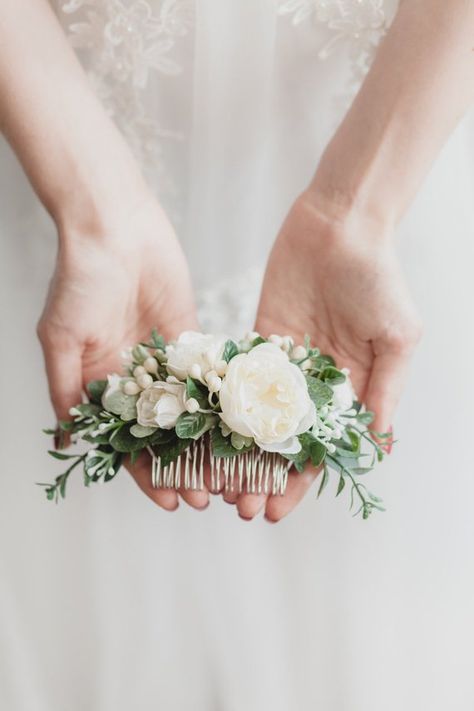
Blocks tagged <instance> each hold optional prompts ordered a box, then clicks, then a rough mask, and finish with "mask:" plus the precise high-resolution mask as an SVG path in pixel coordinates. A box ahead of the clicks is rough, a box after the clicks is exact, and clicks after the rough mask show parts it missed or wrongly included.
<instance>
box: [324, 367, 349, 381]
mask: <svg viewBox="0 0 474 711" xmlns="http://www.w3.org/2000/svg"><path fill="white" fill-rule="evenodd" d="M321 379H322V380H324V381H326V382H329V383H331V385H341V384H342V383H345V382H346V376H345V375H344V373H342V372H341V371H340V370H338V369H337V368H335V367H334V366H332V365H330V366H327V367H326V368H324V369H323V370H322V371H321Z"/></svg>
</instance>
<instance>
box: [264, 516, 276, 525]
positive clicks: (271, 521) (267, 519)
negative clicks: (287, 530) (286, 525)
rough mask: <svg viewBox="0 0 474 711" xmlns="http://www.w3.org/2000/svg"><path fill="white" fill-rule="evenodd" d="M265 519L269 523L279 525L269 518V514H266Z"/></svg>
mask: <svg viewBox="0 0 474 711" xmlns="http://www.w3.org/2000/svg"><path fill="white" fill-rule="evenodd" d="M263 518H264V519H265V521H267V523H278V521H275V519H273V518H269V517H268V516H267V514H264V515H263Z"/></svg>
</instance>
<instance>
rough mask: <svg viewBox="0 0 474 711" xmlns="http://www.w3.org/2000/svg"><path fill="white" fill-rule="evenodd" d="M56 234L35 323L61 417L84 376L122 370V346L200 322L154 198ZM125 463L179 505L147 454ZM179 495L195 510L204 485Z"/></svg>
mask: <svg viewBox="0 0 474 711" xmlns="http://www.w3.org/2000/svg"><path fill="white" fill-rule="evenodd" d="M125 202H126V201H125ZM118 214H120V215H121V217H120V219H118V217H117V216H118ZM59 233H60V234H59V249H58V254H57V262H56V268H55V271H54V274H53V277H52V279H51V284H50V288H49V294H48V297H47V300H46V304H45V307H44V310H43V313H42V316H41V318H40V320H39V323H38V335H39V338H40V341H41V345H42V347H43V352H44V357H45V362H46V369H47V374H48V381H49V389H50V394H51V400H52V403H53V406H54V409H55V412H56V416H57V418H58V420H59V419H67V418H68V417H69V414H68V413H69V409H70V407H72V406H74V405H76V404H77V403H78V402H81V393H82V391H83V389H84V386H85V385H86V384H87V382H89V381H90V380H94V379H96V378H104V377H105V376H106V375H107V374H108V373H111V372H114V371H117V369H118V370H119V371H120V368H121V363H120V353H121V351H122V350H123V348H125V347H127V346H130V345H133V344H135V343H137V342H139V341H143V340H148V338H149V335H150V331H151V329H152V328H153V327H156V328H157V329H158V331H159V332H160V333H162V334H163V335H164V336H165V337H166V338H171V337H174V336H176V335H177V334H179V333H180V332H181V331H183V330H186V329H193V328H196V324H197V321H196V312H195V306H194V301H193V295H192V289H191V282H190V277H189V272H188V268H187V264H186V260H185V258H184V255H183V253H182V251H181V248H180V246H179V243H178V241H177V239H176V237H175V234H174V231H173V228H172V227H171V225H170V223H169V221H168V219H167V218H166V216H165V214H164V212H163V211H162V209H161V208H160V206H159V205H158V204H157V203H156V201H155V200H154V199H153V198H152V197H151V196H149V195H147V194H145V195H140V196H138V197H137V198H136V199H134V200H133V201H131V200H130V205H129V206H127V205H124V203H123V202H122V203H121V204H120V207H119V206H117V211H116V213H115V216H114V217H112V218H110V217H108V218H107V219H106V220H105V219H104V220H98V221H96V222H94V223H92V224H91V225H90V226H89V227H88V229H87V231H86V230H85V228H84V226H81V228H80V229H79V230H76V229H75V228H74V227H72V226H68V225H67V224H66V225H62V226H61V228H60V229H59ZM127 468H128V469H129V471H130V472H131V474H132V476H133V477H134V479H135V481H136V482H137V484H138V485H139V487H140V488H141V489H142V490H143V491H144V492H145V494H147V496H149V497H150V498H151V499H152V500H153V501H154V502H155V503H157V504H158V505H159V506H161V507H163V508H165V509H168V510H173V509H175V508H176V507H177V506H178V494H177V492H176V491H174V490H172V489H153V488H152V486H151V472H150V469H151V462H150V457H149V455H148V454H145V453H143V454H142V455H141V457H140V458H139V459H138V461H137V462H136V464H135V465H134V466H131V465H130V463H129V464H128V465H127ZM180 493H181V495H182V497H183V499H185V500H186V501H187V502H188V503H189V504H190V505H192V506H194V507H196V508H204V507H205V506H206V505H207V502H208V500H209V494H208V492H207V490H204V491H181V492H180Z"/></svg>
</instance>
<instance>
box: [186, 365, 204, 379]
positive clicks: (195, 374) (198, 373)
mask: <svg viewBox="0 0 474 711" xmlns="http://www.w3.org/2000/svg"><path fill="white" fill-rule="evenodd" d="M189 375H190V376H191V378H194V380H200V379H201V377H202V370H201V366H200V365H199V363H193V365H192V366H191V367H190V369H189Z"/></svg>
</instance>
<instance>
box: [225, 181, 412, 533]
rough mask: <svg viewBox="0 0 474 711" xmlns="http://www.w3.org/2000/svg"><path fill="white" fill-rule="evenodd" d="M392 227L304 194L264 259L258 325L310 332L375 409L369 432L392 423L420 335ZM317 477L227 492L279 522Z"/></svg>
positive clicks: (309, 472) (294, 476) (247, 513)
mask: <svg viewBox="0 0 474 711" xmlns="http://www.w3.org/2000/svg"><path fill="white" fill-rule="evenodd" d="M390 232H391V230H388V229H385V228H382V227H380V226H378V225H376V224H374V223H373V222H372V223H371V221H370V220H369V219H362V218H361V217H356V216H354V215H351V216H349V215H348V216H346V217H345V218H341V216H340V215H337V211H335V210H329V209H327V208H326V207H325V206H323V207H321V206H318V205H317V204H316V201H315V199H314V195H312V194H310V193H305V194H303V195H302V196H301V197H300V198H299V199H298V200H297V201H296V203H295V205H294V206H293V208H292V209H291V211H290V213H289V215H288V217H287V219H286V221H285V223H284V225H283V227H282V229H281V231H280V234H279V235H278V238H277V240H276V242H275V245H274V247H273V250H272V253H271V255H270V259H269V262H268V265H267V269H266V274H265V278H264V283H263V289H262V294H261V299H260V304H259V309H258V314H257V321H256V327H255V328H256V330H257V331H258V332H259V333H261V334H262V335H264V336H268V335H270V334H272V333H275V334H279V335H287V334H288V335H291V336H292V337H294V338H295V341H296V342H297V343H302V341H303V338H304V336H305V334H308V335H309V336H310V337H311V340H312V342H313V344H315V345H316V346H317V347H318V348H320V349H321V351H322V352H323V353H328V354H330V355H332V356H333V357H334V358H335V360H336V363H337V365H338V366H339V367H348V368H349V369H350V372H351V375H350V377H351V380H352V382H353V385H354V388H355V391H356V393H357V395H358V397H359V399H360V400H361V401H363V402H364V403H365V404H366V406H367V408H368V409H369V410H371V411H373V412H374V413H375V420H374V423H373V429H374V431H376V432H384V431H387V430H389V428H390V426H391V423H392V417H393V414H394V410H395V407H396V405H397V402H398V399H399V397H400V394H401V391H402V387H403V383H404V380H405V375H406V371H407V366H408V363H409V360H410V356H411V353H412V351H413V348H414V346H415V344H416V343H417V341H418V339H419V336H420V331H421V327H420V322H419V319H418V317H417V315H416V313H415V310H414V307H413V304H412V301H411V298H410V295H409V293H408V290H407V287H406V285H405V282H404V279H403V275H402V272H401V269H400V265H399V262H398V259H397V257H396V254H395V251H394V248H393V245H392V243H391V240H390V236H391V235H390ZM317 473H318V472H317V471H315V470H314V469H312V468H307V469H306V470H305V472H304V473H302V474H299V473H297V472H296V471H293V472H291V473H290V475H289V480H288V486H287V490H286V493H285V494H284V495H283V496H280V495H268V496H266V495H263V494H261V495H257V494H247V493H242V494H240V495H239V496H238V497H234V499H235V500H236V503H237V508H238V511H239V514H240V515H241V517H243V518H247V519H250V518H253V517H254V516H255V515H256V514H257V513H258V512H259V511H260V510H261V509H262V508H263V507H265V516H266V518H267V519H269V520H271V521H277V520H279V519H281V518H282V517H283V516H285V515H286V514H288V513H289V512H290V511H291V510H292V509H293V508H294V507H295V506H296V505H297V503H298V502H299V501H300V500H301V499H302V497H303V496H304V494H305V493H306V491H307V490H308V488H309V487H310V485H311V484H312V483H313V481H314V479H315V477H316V475H317ZM224 498H226V500H232V497H231V496H230V495H225V497H224Z"/></svg>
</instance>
